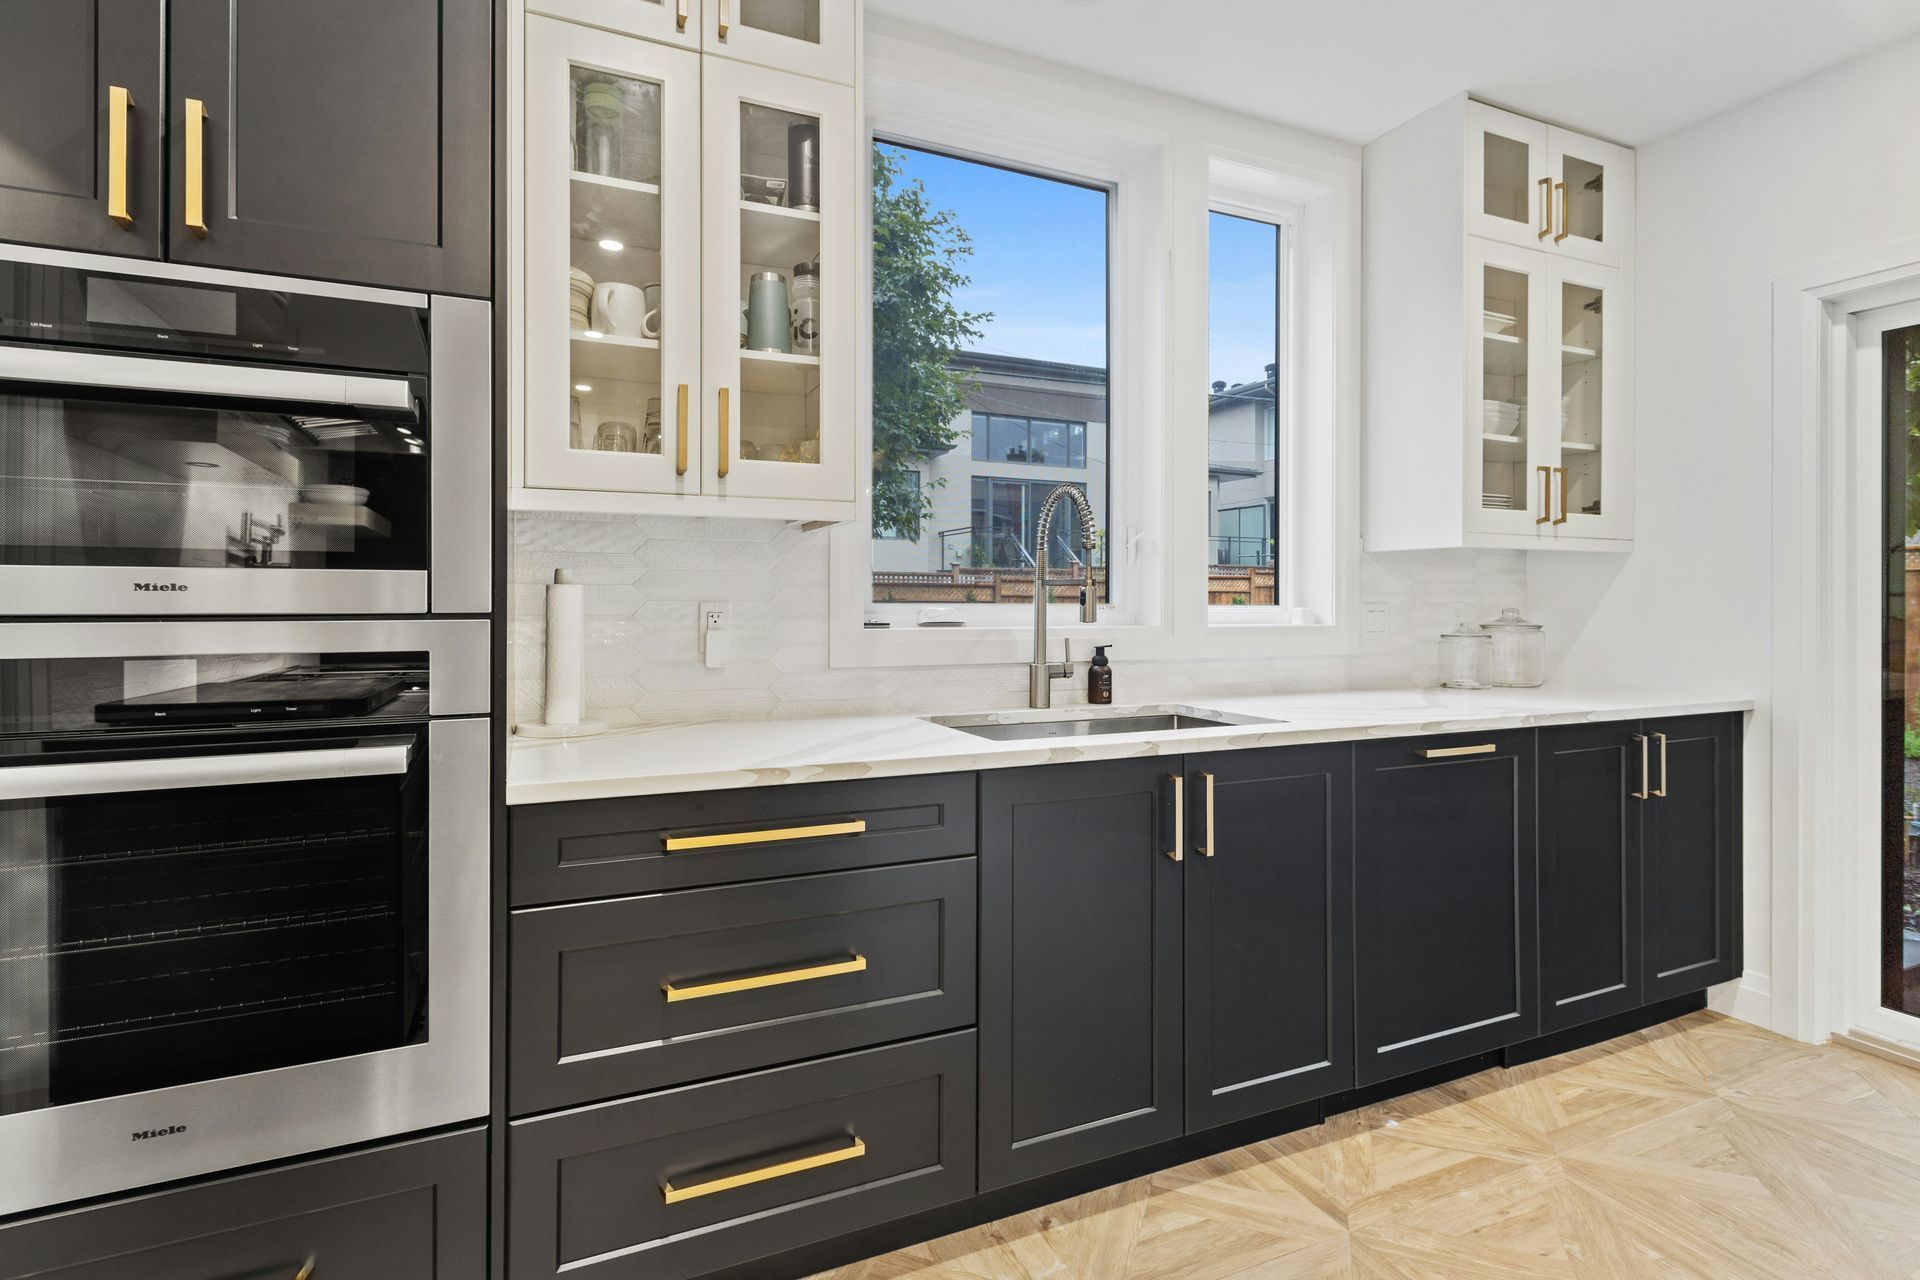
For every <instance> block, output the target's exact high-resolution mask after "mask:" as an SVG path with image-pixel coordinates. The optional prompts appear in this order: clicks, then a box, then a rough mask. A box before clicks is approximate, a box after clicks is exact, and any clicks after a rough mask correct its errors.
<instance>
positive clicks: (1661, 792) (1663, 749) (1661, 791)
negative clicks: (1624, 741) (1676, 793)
mask: <svg viewBox="0 0 1920 1280" xmlns="http://www.w3.org/2000/svg"><path fill="white" fill-rule="evenodd" d="M1653 738H1654V741H1655V742H1658V743H1659V744H1660V785H1659V786H1657V787H1655V788H1654V789H1653V791H1652V794H1653V795H1654V796H1657V797H1660V798H1662V799H1664V798H1665V797H1666V794H1667V735H1666V734H1664V733H1656V734H1654V735H1653Z"/></svg>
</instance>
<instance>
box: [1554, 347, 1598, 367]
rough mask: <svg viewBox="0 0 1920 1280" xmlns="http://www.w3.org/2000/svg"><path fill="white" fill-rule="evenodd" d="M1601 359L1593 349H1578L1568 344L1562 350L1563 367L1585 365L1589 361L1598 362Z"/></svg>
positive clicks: (1561, 361)
mask: <svg viewBox="0 0 1920 1280" xmlns="http://www.w3.org/2000/svg"><path fill="white" fill-rule="evenodd" d="M1599 358H1600V353H1599V352H1598V351H1595V350H1594V349H1593V348H1592V347H1576V346H1573V345H1571V344H1566V345H1563V346H1562V347H1561V348H1560V363H1561V364H1562V365H1569V364H1585V363H1586V362H1587V361H1589V360H1598V359H1599Z"/></svg>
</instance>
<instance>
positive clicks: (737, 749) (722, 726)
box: [507, 687, 1754, 804]
mask: <svg viewBox="0 0 1920 1280" xmlns="http://www.w3.org/2000/svg"><path fill="white" fill-rule="evenodd" d="M1174 705H1175V704H1155V705H1154V706H1153V707H1150V708H1143V710H1155V711H1163V710H1171V709H1174ZM1178 705H1179V708H1180V709H1182V710H1187V709H1191V710H1193V711H1195V712H1198V713H1200V714H1203V715H1204V714H1205V713H1206V712H1208V711H1217V712H1223V713H1226V714H1228V715H1233V716H1241V717H1257V718H1259V719H1262V720H1266V721H1271V722H1272V723H1265V724H1231V725H1226V726H1223V727H1221V728H1217V729H1184V730H1178V731H1163V732H1156V733H1129V734H1109V735H1099V736H1090V737H1072V738H1050V739H1037V740H1034V739H1029V740H1025V741H996V740H991V739H986V738H980V737H976V736H974V735H973V734H969V733H966V732H964V731H962V730H960V729H954V728H949V727H947V726H945V725H938V724H931V723H928V722H927V721H926V720H923V719H920V718H918V717H915V716H911V715H885V716H836V717H822V718H820V719H813V720H713V721H696V722H692V723H686V724H668V725H632V726H625V727H620V728H614V729H610V730H608V731H607V732H605V733H603V734H600V735H598V736H597V737H592V738H581V739H574V740H553V739H535V738H520V737H516V738H514V739H513V744H512V754H511V757H510V759H509V761H508V766H507V803H508V804H546V803H550V802H553V801H560V800H598V799H606V798H610V797H619V796H645V795H669V794H673V793H676V792H685V791H714V790H723V789H726V788H730V787H766V786H784V785H786V784H789V783H797V782H833V781H841V780H845V779H849V778H888V777H900V776H902V775H906V774H920V773H953V772H961V771H965V770H974V769H1014V768H1020V767H1023V766H1027V765H1040V764H1065V763H1069V762H1073V761H1081V760H1117V759H1123V758H1126V757H1131V756H1168V755H1184V754H1187V753H1189V752H1199V751H1221V750H1238V749H1243V748H1249V747H1283V746H1297V745H1300V744H1302V743H1310V742H1351V741H1356V740H1359V739H1364V738H1402V737H1414V736H1417V735H1423V734H1448V733H1472V732H1482V731H1486V732H1491V731H1494V730H1499V729H1529V728H1534V727H1538V726H1542V725H1562V724H1585V723H1594V722H1600V721H1607V720H1637V719H1641V718H1643V717H1646V718H1651V717H1656V716H1683V715H1701V714H1706V713H1709V712H1724V711H1751V710H1753V706H1754V704H1753V701H1752V699H1750V698H1742V697H1737V696H1735V697H1720V696H1698V695H1696V696H1691V697H1675V696H1672V695H1671V694H1666V693H1649V692H1639V693H1634V692H1626V691H1619V690H1613V691H1599V690H1591V689H1587V690H1578V689H1573V688H1555V687H1549V688H1543V689H1493V690H1485V691H1473V692H1467V691H1461V690H1454V689H1407V690H1391V689H1388V690H1379V689H1374V690H1349V691H1343V692H1328V693H1299V694H1272V695H1263V696H1258V697H1240V698H1207V699H1204V700H1202V701H1199V702H1195V703H1191V704H1178ZM1116 710H1119V708H1097V709H1089V708H1085V707H1077V706H1076V707H1059V708H1055V709H1054V710H1053V711H1051V712H1031V711H1025V710H1020V711H1003V712H986V713H982V715H983V716H992V717H994V718H996V719H1005V720H1021V719H1028V718H1036V717H1060V716H1077V715H1087V714H1111V713H1112V712H1114V711H1116ZM942 714H947V713H942ZM960 714H964V713H960Z"/></svg>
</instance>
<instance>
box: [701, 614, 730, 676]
mask: <svg viewBox="0 0 1920 1280" xmlns="http://www.w3.org/2000/svg"><path fill="white" fill-rule="evenodd" d="M727 613H728V607H727V603H726V601H724V600H722V601H717V602H713V601H706V602H702V603H701V605H700V655H701V657H702V658H704V659H705V661H706V665H707V666H709V667H712V668H716V669H717V668H720V667H724V666H726V665H727Z"/></svg>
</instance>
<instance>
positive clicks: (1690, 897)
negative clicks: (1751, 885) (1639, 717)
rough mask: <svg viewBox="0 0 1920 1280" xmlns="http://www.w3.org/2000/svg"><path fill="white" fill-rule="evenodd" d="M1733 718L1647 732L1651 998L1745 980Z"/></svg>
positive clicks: (1688, 720) (1690, 720)
mask: <svg viewBox="0 0 1920 1280" xmlns="http://www.w3.org/2000/svg"><path fill="white" fill-rule="evenodd" d="M1738 722H1739V718H1738V717H1737V716H1733V715H1712V716H1688V717H1684V718H1677V719H1672V720H1652V721H1649V722H1647V724H1646V727H1645V732H1646V734H1647V735H1648V737H1649V738H1651V739H1652V745H1651V752H1652V764H1651V766H1650V772H1651V774H1652V778H1651V783H1652V786H1651V787H1650V788H1649V790H1650V791H1651V793H1652V794H1651V796H1650V798H1649V799H1648V800H1647V801H1646V802H1645V811H1646V817H1645V823H1646V851H1645V854H1644V856H1643V865H1644V867H1645V881H1646V907H1645V911H1644V920H1645V922H1646V923H1645V927H1646V988H1647V990H1646V998H1647V1000H1648V1001H1649V1002H1651V1001H1655V1000H1664V999H1667V998H1668V997H1670V996H1679V995H1686V994H1689V993H1690V992H1694V991H1699V990H1702V989H1703V988H1705V987H1709V986H1712V985H1713V984H1714V983H1716V982H1729V981H1732V980H1733V979H1734V978H1737V977H1739V976H1740V969H1741V951H1740V755H1739V753H1740V739H1739V734H1738V733H1737V732H1736V725H1737V724H1738Z"/></svg>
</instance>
